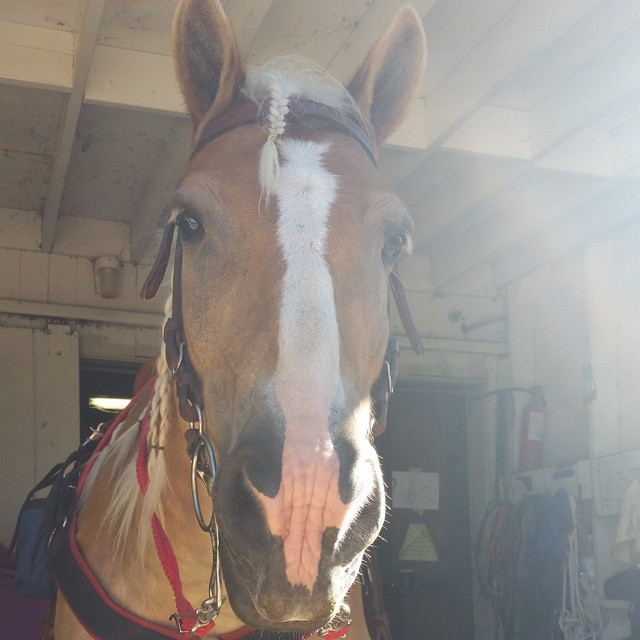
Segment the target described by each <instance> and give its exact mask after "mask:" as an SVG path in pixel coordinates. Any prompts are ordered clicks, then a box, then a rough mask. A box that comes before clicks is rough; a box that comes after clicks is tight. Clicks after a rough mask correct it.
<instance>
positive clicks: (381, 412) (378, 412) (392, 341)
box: [141, 99, 424, 638]
mask: <svg viewBox="0 0 640 640" xmlns="http://www.w3.org/2000/svg"><path fill="white" fill-rule="evenodd" d="M287 120H288V121H290V123H298V124H303V125H310V124H312V123H313V122H314V121H316V122H319V123H321V124H323V125H325V126H326V127H328V128H331V129H334V130H336V131H338V132H340V133H343V134H346V135H348V136H350V137H351V138H353V139H354V140H356V141H357V142H358V143H359V144H360V146H361V147H362V149H363V150H364V151H365V153H366V154H367V156H368V157H369V159H370V160H371V162H372V163H373V164H374V166H376V152H375V147H374V145H373V143H372V141H371V137H370V136H369V134H368V132H367V130H368V126H367V124H366V122H365V121H364V120H363V119H362V118H361V117H358V116H357V115H355V114H345V113H344V112H342V111H340V110H338V109H334V108H332V107H329V106H327V105H324V104H321V103H316V102H312V101H311V100H304V99H292V100H290V101H289V112H288V114H287ZM265 121H266V112H265V107H264V106H261V105H257V104H255V103H254V102H252V101H249V100H245V99H243V100H242V101H238V102H236V103H235V104H234V105H232V107H231V108H230V109H229V110H227V111H226V112H225V113H223V114H222V115H221V116H219V117H218V118H215V119H214V120H211V121H210V122H209V123H208V124H207V125H206V126H205V127H204V129H203V131H202V133H201V134H200V137H199V139H198V141H197V143H196V146H195V148H194V150H193V152H192V154H191V159H193V158H194V157H195V156H196V155H197V154H198V153H199V152H200V151H201V150H202V149H203V148H204V147H205V146H206V145H207V144H208V143H210V142H211V141H213V140H215V139H216V138H219V137H221V136H223V135H224V134H225V133H229V132H230V131H233V130H234V129H237V128H239V127H242V126H245V125H251V124H261V123H263V122H265ZM178 222H179V220H178V219H172V220H170V221H169V222H168V223H167V225H166V226H165V228H164V232H163V234H162V239H161V241H160V247H159V250H158V254H157V255H156V259H155V262H154V264H153V266H152V268H151V271H150V272H149V275H148V276H147V279H146V280H145V283H144V285H143V286H142V291H141V297H142V298H143V299H145V300H148V299H150V298H153V297H154V296H155V294H156V293H157V291H158V288H159V287H160V284H161V283H162V280H163V278H164V275H165V273H166V270H167V267H168V265H169V260H170V257H171V245H172V244H173V237H174V235H175V231H176V227H178ZM389 288H390V289H391V292H392V293H393V298H394V300H395V303H396V306H397V308H398V313H399V315H400V319H401V320H402V324H403V327H404V330H405V333H406V335H407V337H408V338H409V342H410V343H411V346H412V348H413V350H414V351H415V352H416V353H417V354H422V353H424V346H423V344H422V340H421V338H420V334H419V333H418V330H417V329H416V326H415V324H414V322H413V319H412V317H411V311H410V310H409V305H408V302H407V297H406V294H405V292H404V287H403V285H402V280H401V278H400V274H399V272H398V269H397V265H394V267H393V269H392V271H391V273H390V274H389ZM163 338H164V343H165V357H166V361H167V365H168V367H169V369H170V371H171V373H172V374H173V375H174V377H175V383H176V391H177V396H178V408H179V411H180V415H181V416H182V418H184V419H185V420H186V421H187V422H189V423H190V428H189V429H188V430H187V432H186V437H187V443H188V444H187V451H188V454H189V457H190V459H191V484H192V494H193V498H194V508H195V511H196V517H197V519H198V523H199V525H200V527H201V528H202V529H203V530H204V531H206V532H208V533H209V534H210V536H211V541H212V548H213V570H212V574H211V580H210V585H209V597H208V598H207V599H205V600H204V601H203V603H202V606H201V607H200V608H199V609H198V610H196V613H197V614H198V622H197V623H196V625H195V626H194V627H193V628H192V629H191V633H194V632H195V631H197V629H198V628H206V627H207V626H208V625H210V624H211V623H212V621H213V619H214V618H215V617H216V616H217V614H218V613H219V611H220V606H221V605H222V596H221V592H220V565H219V561H218V557H217V555H218V554H217V549H218V528H217V523H216V519H215V515H212V516H211V520H210V522H208V523H207V522H205V521H204V520H203V517H202V511H201V509H200V504H199V499H198V492H197V487H196V482H197V479H198V477H199V478H200V479H201V480H202V481H203V482H204V483H205V486H206V488H207V492H208V493H209V495H211V493H212V488H213V480H214V477H215V459H214V455H213V449H212V447H211V444H210V442H209V440H208V438H207V436H206V434H205V433H204V431H203V421H202V414H203V398H202V392H201V386H200V382H199V380H198V377H197V375H196V372H195V370H194V368H193V364H192V363H191V359H190V358H189V352H188V347H187V343H186V338H185V332H184V325H183V316H182V239H181V237H180V234H179V233H178V238H177V240H176V250H175V258H174V269H173V299H172V311H171V317H170V318H169V319H167V321H166V323H165V326H164V331H163ZM398 354H399V347H398V341H397V340H396V338H394V337H393V336H391V337H390V338H389V342H388V345H387V352H386V356H385V361H384V365H383V367H382V371H381V373H380V376H379V377H378V379H377V380H376V382H375V384H374V386H373V388H372V397H373V399H374V401H375V418H374V420H373V422H372V433H373V435H374V436H377V435H379V434H380V433H382V432H383V431H384V429H385V427H386V418H387V408H388V403H389V398H390V396H391V393H392V392H393V385H394V382H395V379H396V376H397V373H398ZM176 622H177V624H178V628H179V629H180V630H181V632H182V621H181V620H180V618H179V617H176ZM347 624H348V623H347ZM345 629H346V627H345V617H344V616H342V615H341V614H338V616H336V618H335V619H334V620H332V621H331V622H330V623H329V624H328V625H327V627H325V628H323V629H321V630H320V631H319V632H318V633H321V632H322V633H323V635H324V636H325V637H326V638H328V637H337V635H336V634H341V633H342V632H343V631H344V630H345Z"/></svg>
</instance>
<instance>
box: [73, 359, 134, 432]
mask: <svg viewBox="0 0 640 640" xmlns="http://www.w3.org/2000/svg"><path fill="white" fill-rule="evenodd" d="M139 369H140V364H139V363H135V362H134V363H130V362H105V361H96V360H81V361H80V442H84V440H85V439H86V438H87V437H88V436H89V433H90V429H91V428H92V427H96V426H97V425H99V424H100V423H101V422H107V421H108V420H111V418H113V416H114V415H115V414H116V413H117V411H101V410H99V409H95V408H93V407H91V406H90V404H89V401H90V399H91V398H96V397H106V398H131V396H132V394H133V384H134V382H135V379H136V373H137V372H138V370H139Z"/></svg>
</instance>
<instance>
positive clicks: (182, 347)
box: [169, 340, 185, 376]
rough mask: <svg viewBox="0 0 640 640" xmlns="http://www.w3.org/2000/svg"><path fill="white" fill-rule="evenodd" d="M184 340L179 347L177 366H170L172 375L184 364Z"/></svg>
mask: <svg viewBox="0 0 640 640" xmlns="http://www.w3.org/2000/svg"><path fill="white" fill-rule="evenodd" d="M184 347H185V344H184V340H183V341H182V342H180V346H179V347H178V362H177V363H176V366H175V367H173V368H172V367H169V371H171V374H172V375H174V376H175V375H176V373H178V370H179V369H180V365H181V364H182V360H183V359H184Z"/></svg>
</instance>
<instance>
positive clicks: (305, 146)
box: [275, 140, 340, 449]
mask: <svg viewBox="0 0 640 640" xmlns="http://www.w3.org/2000/svg"><path fill="white" fill-rule="evenodd" d="M280 144H281V146H280V149H281V153H282V157H283V163H282V166H281V169H280V175H279V177H278V182H277V185H276V188H275V195H276V198H277V202H278V208H279V218H278V241H279V244H280V247H281V250H282V254H283V256H284V262H285V271H284V279H283V283H282V300H281V306H280V330H279V348H280V352H279V358H278V364H277V367H276V373H275V392H276V397H277V399H278V402H279V404H280V406H281V408H282V411H283V412H284V416H285V420H286V425H287V426H286V435H287V439H288V440H289V442H290V443H291V441H292V440H293V441H294V442H296V441H299V439H300V437H302V440H303V441H305V442H308V443H313V444H314V445H315V446H318V445H319V444H320V443H322V444H320V448H321V449H324V448H325V446H324V445H328V444H329V434H328V426H327V425H328V420H329V412H330V409H331V407H332V405H333V404H334V402H335V401H336V397H337V394H338V390H339V388H340V382H339V380H340V337H339V333H338V322H337V318H336V309H335V302H334V296H333V282H332V279H331V274H330V272H329V266H328V264H327V261H326V258H325V252H326V244H327V235H328V223H329V216H330V214H331V208H332V205H333V203H334V200H335V195H336V189H337V178H336V177H335V176H334V175H332V174H330V173H329V172H328V171H326V170H325V168H324V166H323V155H324V154H325V152H326V151H327V148H328V145H326V144H320V143H316V142H311V141H308V140H282V142H281V143H280ZM298 428H299V429H302V430H303V431H304V433H299V429H298ZM291 436H293V437H291Z"/></svg>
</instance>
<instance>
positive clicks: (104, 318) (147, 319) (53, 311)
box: [0, 299, 163, 328]
mask: <svg viewBox="0 0 640 640" xmlns="http://www.w3.org/2000/svg"><path fill="white" fill-rule="evenodd" d="M0 313H6V314H10V315H18V316H31V317H33V316H36V317H42V318H55V319H58V318H60V319H63V320H80V321H85V322H97V323H99V324H115V325H127V326H132V327H152V328H157V327H160V325H161V324H162V320H163V315H162V314H161V313H157V314H153V313H142V312H140V311H120V310H119V309H96V308H94V307H79V306H76V305H66V304H49V303H46V302H26V301H24V300H4V299H0Z"/></svg>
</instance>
